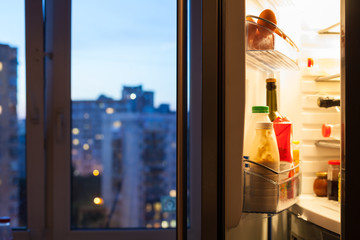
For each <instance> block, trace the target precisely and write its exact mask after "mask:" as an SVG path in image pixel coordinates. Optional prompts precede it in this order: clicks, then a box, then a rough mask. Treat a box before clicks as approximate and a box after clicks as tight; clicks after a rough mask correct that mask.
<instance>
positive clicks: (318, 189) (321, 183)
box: [313, 172, 327, 197]
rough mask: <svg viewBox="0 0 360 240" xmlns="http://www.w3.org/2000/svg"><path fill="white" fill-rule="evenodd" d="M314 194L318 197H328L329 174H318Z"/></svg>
mask: <svg viewBox="0 0 360 240" xmlns="http://www.w3.org/2000/svg"><path fill="white" fill-rule="evenodd" d="M313 189H314V193H315V194H316V196H318V197H326V196H327V172H317V173H316V179H315V181H314V186H313Z"/></svg>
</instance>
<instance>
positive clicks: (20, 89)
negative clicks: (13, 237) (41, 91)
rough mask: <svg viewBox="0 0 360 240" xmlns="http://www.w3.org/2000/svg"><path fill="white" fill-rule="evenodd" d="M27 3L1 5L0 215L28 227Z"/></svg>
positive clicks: (17, 1)
mask: <svg viewBox="0 0 360 240" xmlns="http://www.w3.org/2000/svg"><path fill="white" fill-rule="evenodd" d="M24 6H25V2H24V1H21V0H13V1H3V2H2V5H1V7H0V22H1V24H0V132H1V134H0V216H9V217H11V225H12V226H13V227H25V226H26V172H25V99H26V94H25V12H24Z"/></svg>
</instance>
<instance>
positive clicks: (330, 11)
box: [225, 0, 341, 240]
mask: <svg viewBox="0 0 360 240" xmlns="http://www.w3.org/2000/svg"><path fill="white" fill-rule="evenodd" d="M245 6H246V7H245V16H246V18H245V24H246V27H245V29H246V34H245V46H246V47H245V49H246V51H245V59H246V78H245V84H244V85H245V114H244V119H245V123H244V129H245V130H244V132H246V130H247V128H248V127H249V126H250V123H251V118H250V116H251V112H252V107H253V106H266V105H268V101H267V88H266V79H276V84H277V89H276V93H277V100H276V101H277V110H278V111H279V112H280V114H281V117H282V118H286V119H287V120H289V122H291V125H292V126H291V127H292V130H291V131H292V132H291V138H289V139H288V141H290V145H289V147H290V151H291V158H292V159H293V162H292V163H293V164H292V165H290V166H289V167H288V168H287V169H285V170H284V169H282V171H274V170H273V169H267V166H266V165H265V166H264V165H262V166H260V167H262V168H264V170H263V172H266V171H270V172H271V171H273V172H274V173H273V174H275V176H281V174H284V171H285V172H286V173H289V172H290V173H291V172H292V173H293V174H287V176H286V177H285V178H280V177H278V179H279V180H278V181H271V179H270V181H269V179H267V178H266V177H265V178H264V175H266V174H258V172H255V171H252V170H251V169H252V168H254V166H256V167H257V168H258V167H259V166H258V165H259V164H258V163H256V162H254V161H252V160H254V159H251V158H250V159H249V156H243V169H242V172H243V179H242V180H243V182H242V184H243V191H242V192H243V198H242V201H243V202H242V214H241V217H240V221H239V223H238V224H237V225H236V226H232V227H230V228H228V229H227V232H226V235H225V236H226V239H229V240H232V239H272V238H274V239H308V238H309V236H312V237H316V236H319V237H321V236H325V235H328V236H331V237H333V238H331V239H339V237H340V234H341V223H340V202H339V201H338V200H339V199H340V198H339V196H338V195H339V192H340V191H339V189H338V188H339V185H338V182H339V179H341V176H340V174H338V172H336V176H335V172H331V176H329V175H328V176H325V181H323V184H322V185H321V184H320V185H316V184H315V180H316V179H317V178H319V176H322V178H324V174H325V175H326V174H328V169H329V167H330V164H329V163H330V161H332V160H340V157H341V153H340V145H341V143H340V138H339V137H338V136H336V135H335V134H334V131H333V134H332V135H331V134H325V133H324V130H323V129H324V125H325V124H331V126H339V125H340V121H341V114H340V94H341V79H340V70H341V67H340V66H341V62H340V61H341V60H340V51H341V46H340V0H330V1H328V0H327V1H324V0H318V1H310V0H309V1H307V0H306V1H304V0H303V1H295V0H277V1H262V0H253V1H251V0H247V1H246V4H245ZM265 9H269V10H271V12H272V13H273V14H274V15H275V17H276V21H274V19H273V16H270V17H269V15H266V14H265V15H263V16H265V18H263V17H261V15H262V14H261V13H262V11H264V10H265ZM243 141H244V142H246V141H251V140H249V139H246V135H245V136H244V140H243ZM278 144H279V140H278ZM279 149H280V146H279ZM244 155H247V154H246V149H245V150H244ZM295 158H296V159H295ZM295 160H299V161H298V162H296V161H295ZM256 164H257V165H256ZM260 165H261V164H260ZM254 169H255V168H254ZM317 183H318V182H317ZM256 184H258V185H259V184H262V185H263V186H264V187H263V189H265V188H266V189H271V190H270V191H271V192H272V196H273V193H276V194H275V195H276V197H271V198H269V195H266V194H267V193H266V191H265V190H263V191H262V193H259V192H256V191H260V190H259V188H258V189H254V186H255V185H256ZM266 186H267V187H266ZM331 186H333V188H331ZM319 187H320V188H322V189H323V190H325V191H326V192H327V193H326V194H325V195H324V193H322V196H320V195H321V194H319V193H318V191H317V190H318V188H319ZM330 191H331V192H332V193H331V194H333V195H334V194H335V192H336V197H335V198H334V197H332V198H331V199H332V200H329V198H330V197H329V196H328V195H329V192H330ZM256 194H258V195H256ZM259 194H260V195H261V196H264V198H263V199H262V200H261V198H258V196H259ZM254 201H259V202H258V203H256V202H254ZM267 201H277V202H276V203H275V204H273V205H272V206H273V207H272V208H266V209H265V208H264V207H263V208H261V207H260V206H264V205H266V202H267ZM256 206H259V208H257V207H256ZM306 223H310V225H311V226H312V227H309V228H307V227H306V226H307V225H306ZM313 226H316V228H314V227H313ZM317 227H318V228H317ZM319 239H322V238H319Z"/></svg>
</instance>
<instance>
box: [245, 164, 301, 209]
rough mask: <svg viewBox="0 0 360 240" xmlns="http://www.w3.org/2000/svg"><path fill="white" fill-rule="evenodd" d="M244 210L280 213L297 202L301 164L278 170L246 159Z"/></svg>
mask: <svg viewBox="0 0 360 240" xmlns="http://www.w3.org/2000/svg"><path fill="white" fill-rule="evenodd" d="M245 162H246V166H247V167H246V168H245V170H244V203H243V212H248V213H267V214H276V213H279V212H281V211H283V210H285V209H287V208H289V207H291V206H292V205H294V204H295V203H296V202H297V199H298V197H299V195H300V185H301V173H300V172H299V173H295V171H296V168H298V167H299V165H297V166H294V167H293V168H290V169H288V170H285V171H281V172H276V171H274V170H272V169H270V168H268V167H266V166H263V165H261V164H259V163H255V162H252V161H249V160H247V161H245Z"/></svg>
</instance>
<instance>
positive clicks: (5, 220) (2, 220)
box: [0, 216, 10, 223]
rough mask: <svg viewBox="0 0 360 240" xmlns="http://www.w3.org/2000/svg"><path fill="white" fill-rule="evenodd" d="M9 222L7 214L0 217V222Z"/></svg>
mask: <svg viewBox="0 0 360 240" xmlns="http://www.w3.org/2000/svg"><path fill="white" fill-rule="evenodd" d="M9 222H10V217H8V216H4V217H0V223H9Z"/></svg>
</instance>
